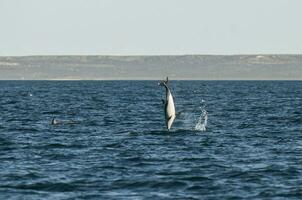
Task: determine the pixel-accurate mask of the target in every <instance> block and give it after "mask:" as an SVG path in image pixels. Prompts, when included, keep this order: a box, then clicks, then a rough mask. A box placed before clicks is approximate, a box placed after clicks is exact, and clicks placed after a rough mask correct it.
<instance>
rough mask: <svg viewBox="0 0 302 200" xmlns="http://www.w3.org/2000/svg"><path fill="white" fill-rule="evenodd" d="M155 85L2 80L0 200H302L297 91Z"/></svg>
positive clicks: (270, 85)
mask: <svg viewBox="0 0 302 200" xmlns="http://www.w3.org/2000/svg"><path fill="white" fill-rule="evenodd" d="M157 83H158V82H157V81H0V199H34V200H35V199H51V200H53V199H301V198H302V81H176V80H171V81H170V82H169V87H170V89H171V91H172V94H173V97H174V103H175V107H176V112H177V117H176V119H175V121H174V124H173V125H172V128H171V130H170V132H168V131H167V130H166V127H165V118H164V106H163V104H162V99H163V98H164V97H165V91H164V88H162V87H159V86H158V84H157ZM53 118H55V119H56V120H57V121H58V122H59V123H58V124H56V125H51V124H50V122H51V120H52V119H53Z"/></svg>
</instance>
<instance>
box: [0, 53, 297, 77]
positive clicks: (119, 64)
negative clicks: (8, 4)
mask: <svg viewBox="0 0 302 200" xmlns="http://www.w3.org/2000/svg"><path fill="white" fill-rule="evenodd" d="M166 76H169V77H170V78H171V79H174V80H302V55H301V54H256V55H248V54H247V55H244V54H243V55H158V56H157V55H155V56H152V55H147V56H136V55H133V56H132V55H130V56H124V55H122V56H118V55H112V56H103V55H91V56H86V55H78V56H73V55H70V56H68V55H51V56H40V55H38V56H0V80H66V81H72V80H160V79H162V78H164V77H166Z"/></svg>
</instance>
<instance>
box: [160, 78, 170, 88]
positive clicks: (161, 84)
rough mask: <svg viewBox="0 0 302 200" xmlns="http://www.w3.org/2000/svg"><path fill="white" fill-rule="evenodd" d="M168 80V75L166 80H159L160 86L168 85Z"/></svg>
mask: <svg viewBox="0 0 302 200" xmlns="http://www.w3.org/2000/svg"><path fill="white" fill-rule="evenodd" d="M168 81H169V79H168V77H167V78H166V80H162V81H159V82H158V85H159V86H167V84H168Z"/></svg>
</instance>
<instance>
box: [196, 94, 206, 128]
mask: <svg viewBox="0 0 302 200" xmlns="http://www.w3.org/2000/svg"><path fill="white" fill-rule="evenodd" d="M201 103H202V104H203V105H202V106H201V107H200V110H201V114H200V116H199V117H198V121H197V123H196V125H195V127H194V130H196V131H206V126H207V123H208V112H207V111H206V109H205V104H204V103H205V101H204V100H202V101H201Z"/></svg>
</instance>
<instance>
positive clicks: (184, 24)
mask: <svg viewBox="0 0 302 200" xmlns="http://www.w3.org/2000/svg"><path fill="white" fill-rule="evenodd" d="M301 9H302V1H301V0H0V56H7V55H9V56H22V55H80V54H84V55H90V54H93V55H159V54H165V55H172V54H271V53H278V54H301V53H302V25H301V24H302V22H301V21H302V11H301Z"/></svg>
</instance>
